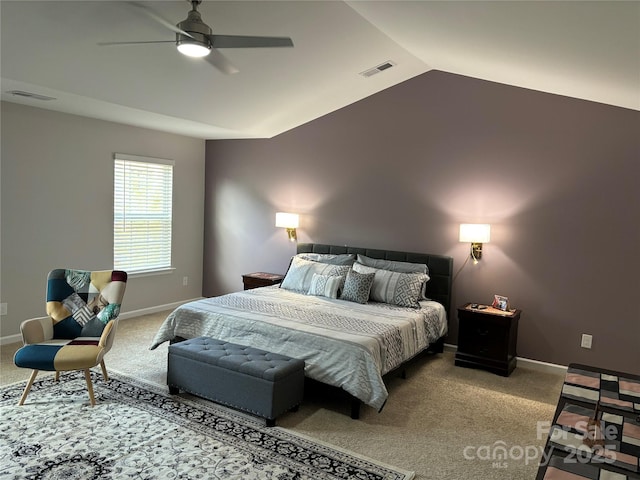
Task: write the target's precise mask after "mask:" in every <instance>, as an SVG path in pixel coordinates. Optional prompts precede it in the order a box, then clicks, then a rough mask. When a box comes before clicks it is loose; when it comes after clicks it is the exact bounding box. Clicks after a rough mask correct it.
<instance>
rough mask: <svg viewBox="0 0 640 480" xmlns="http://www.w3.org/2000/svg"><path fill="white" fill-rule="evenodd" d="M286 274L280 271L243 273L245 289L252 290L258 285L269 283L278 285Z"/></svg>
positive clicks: (262, 285) (265, 285)
mask: <svg viewBox="0 0 640 480" xmlns="http://www.w3.org/2000/svg"><path fill="white" fill-rule="evenodd" d="M283 278H284V275H280V274H279V273H267V272H254V273H247V274H246V275H242V282H243V283H244V289H245V290H250V289H252V288H258V287H268V286H269V285H277V284H278V283H280V282H282V279H283Z"/></svg>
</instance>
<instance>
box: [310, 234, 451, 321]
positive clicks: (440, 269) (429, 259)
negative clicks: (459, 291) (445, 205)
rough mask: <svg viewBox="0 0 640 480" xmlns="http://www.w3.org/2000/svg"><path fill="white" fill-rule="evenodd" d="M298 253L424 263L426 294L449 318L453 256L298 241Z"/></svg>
mask: <svg viewBox="0 0 640 480" xmlns="http://www.w3.org/2000/svg"><path fill="white" fill-rule="evenodd" d="M297 251H298V253H333V254H340V253H355V254H358V253H359V254H361V255H366V256H367V257H371V258H381V259H384V260H395V261H400V262H412V263H426V264H427V267H429V276H430V277H431V280H429V281H428V282H427V287H426V295H427V297H428V298H431V299H433V300H435V301H437V302H440V303H441V304H442V305H444V307H445V309H446V310H447V316H448V317H449V318H450V315H449V312H450V309H451V281H452V277H453V258H451V257H447V256H444V255H433V254H430V253H411V252H398V251H394V250H375V249H371V248H359V247H347V246H344V245H325V244H322V243H299V244H298V249H297Z"/></svg>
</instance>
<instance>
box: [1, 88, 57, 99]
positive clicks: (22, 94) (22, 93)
mask: <svg viewBox="0 0 640 480" xmlns="http://www.w3.org/2000/svg"><path fill="white" fill-rule="evenodd" d="M7 93H9V94H11V95H14V96H16V97H25V98H32V99H34V100H44V101H45V102H48V101H49V100H56V98H54V97H47V96H46V95H39V94H37V93H32V92H25V91H23V90H9V91H8V92H7Z"/></svg>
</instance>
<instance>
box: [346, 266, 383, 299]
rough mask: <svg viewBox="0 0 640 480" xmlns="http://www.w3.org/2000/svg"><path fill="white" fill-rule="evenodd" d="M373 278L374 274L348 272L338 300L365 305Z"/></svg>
mask: <svg viewBox="0 0 640 480" xmlns="http://www.w3.org/2000/svg"><path fill="white" fill-rule="evenodd" d="M374 277H375V273H359V272H356V271H354V270H349V273H347V278H346V279H345V282H344V288H343V289H342V295H340V298H341V299H342V300H348V301H350V302H356V303H367V302H368V301H369V292H370V291H371V285H373V278H374Z"/></svg>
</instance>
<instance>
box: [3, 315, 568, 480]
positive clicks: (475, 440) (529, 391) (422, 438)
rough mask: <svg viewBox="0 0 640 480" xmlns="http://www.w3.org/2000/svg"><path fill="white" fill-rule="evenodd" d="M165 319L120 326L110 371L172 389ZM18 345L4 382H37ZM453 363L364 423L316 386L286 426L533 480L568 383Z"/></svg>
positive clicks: (436, 473) (422, 463)
mask: <svg viewBox="0 0 640 480" xmlns="http://www.w3.org/2000/svg"><path fill="white" fill-rule="evenodd" d="M167 313H168V312H162V313H158V314H154V315H145V316H140V317H136V318H132V319H127V320H121V321H120V325H119V329H118V334H117V337H116V343H115V345H114V348H113V350H112V351H111V352H109V354H108V356H107V357H106V360H105V361H106V364H107V368H108V369H113V370H115V371H118V372H121V373H124V374H127V375H130V376H133V377H135V378H139V379H142V380H146V381H148V382H152V383H158V384H164V383H165V381H166V361H167V345H166V344H164V345H161V346H160V347H159V348H157V349H156V350H153V351H151V350H149V349H148V347H149V345H150V344H151V340H152V339H153V336H154V334H155V332H156V330H157V329H158V327H159V325H160V324H161V323H162V321H163V320H164V318H165V317H166V315H167ZM19 346H20V345H18V344H12V345H4V346H2V347H0V348H1V363H0V383H1V384H3V385H4V384H7V383H12V382H14V381H26V379H27V378H28V376H29V373H30V372H29V371H26V370H22V369H18V368H15V366H14V365H13V362H12V357H13V353H14V352H15V350H16V349H17V348H18V347H19ZM453 363H454V362H453V354H452V353H451V352H445V353H444V354H440V355H436V356H430V357H429V356H427V357H422V358H420V359H417V360H416V361H414V362H412V363H411V364H410V366H409V367H408V368H407V379H406V380H403V379H401V378H390V379H389V380H388V383H387V387H388V390H389V399H388V401H387V404H386V406H385V407H384V409H383V411H382V412H381V413H377V412H376V411H374V410H373V409H371V408H369V407H363V409H362V414H361V419H360V420H352V419H351V418H349V404H348V403H345V402H344V400H343V399H341V398H336V396H335V395H331V393H330V392H324V391H316V389H314V390H313V392H314V394H315V396H318V397H322V398H317V399H313V398H305V402H304V404H303V405H302V407H301V408H300V409H299V410H298V411H297V412H295V413H289V414H286V415H285V416H283V417H281V418H280V419H279V420H278V425H279V427H281V428H287V429H291V430H293V431H295V432H298V433H302V434H305V435H307V436H310V437H312V438H316V439H319V440H323V441H325V442H328V443H330V444H332V445H335V446H338V447H342V448H345V449H348V450H351V451H354V452H357V453H361V454H364V455H367V456H369V457H371V458H374V459H376V460H379V461H382V462H385V463H389V464H391V465H396V466H398V467H402V468H405V469H408V470H413V471H415V472H416V479H456V480H467V479H477V480H484V479H487V480H490V479H508V480H520V479H522V480H525V479H527V480H530V479H533V478H535V473H536V471H537V461H538V459H539V453H538V455H537V456H536V457H535V458H533V459H527V458H526V456H527V455H528V456H529V457H531V456H533V452H535V450H536V449H537V451H538V452H539V450H540V447H542V446H543V445H544V440H545V438H544V435H538V434H537V433H538V430H537V425H538V422H548V421H549V420H550V419H551V417H552V415H553V411H554V408H555V404H556V402H557V399H558V394H559V392H560V388H561V385H562V380H563V377H562V376H561V375H554V374H549V373H543V372H539V371H535V370H530V369H527V368H523V367H519V368H516V370H515V371H514V372H513V374H512V375H511V376H510V377H508V378H504V377H500V376H497V375H493V374H491V373H488V372H485V371H482V370H473V369H466V368H460V367H455V366H454V365H453ZM41 375H49V373H42V374H41ZM28 401H29V399H27V402H28ZM538 437H540V438H538ZM496 447H506V449H507V451H508V456H507V458H506V459H505V460H501V461H499V462H498V461H497V460H494V459H492V458H491V456H492V455H493V454H494V453H496V452H498V449H496Z"/></svg>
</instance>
